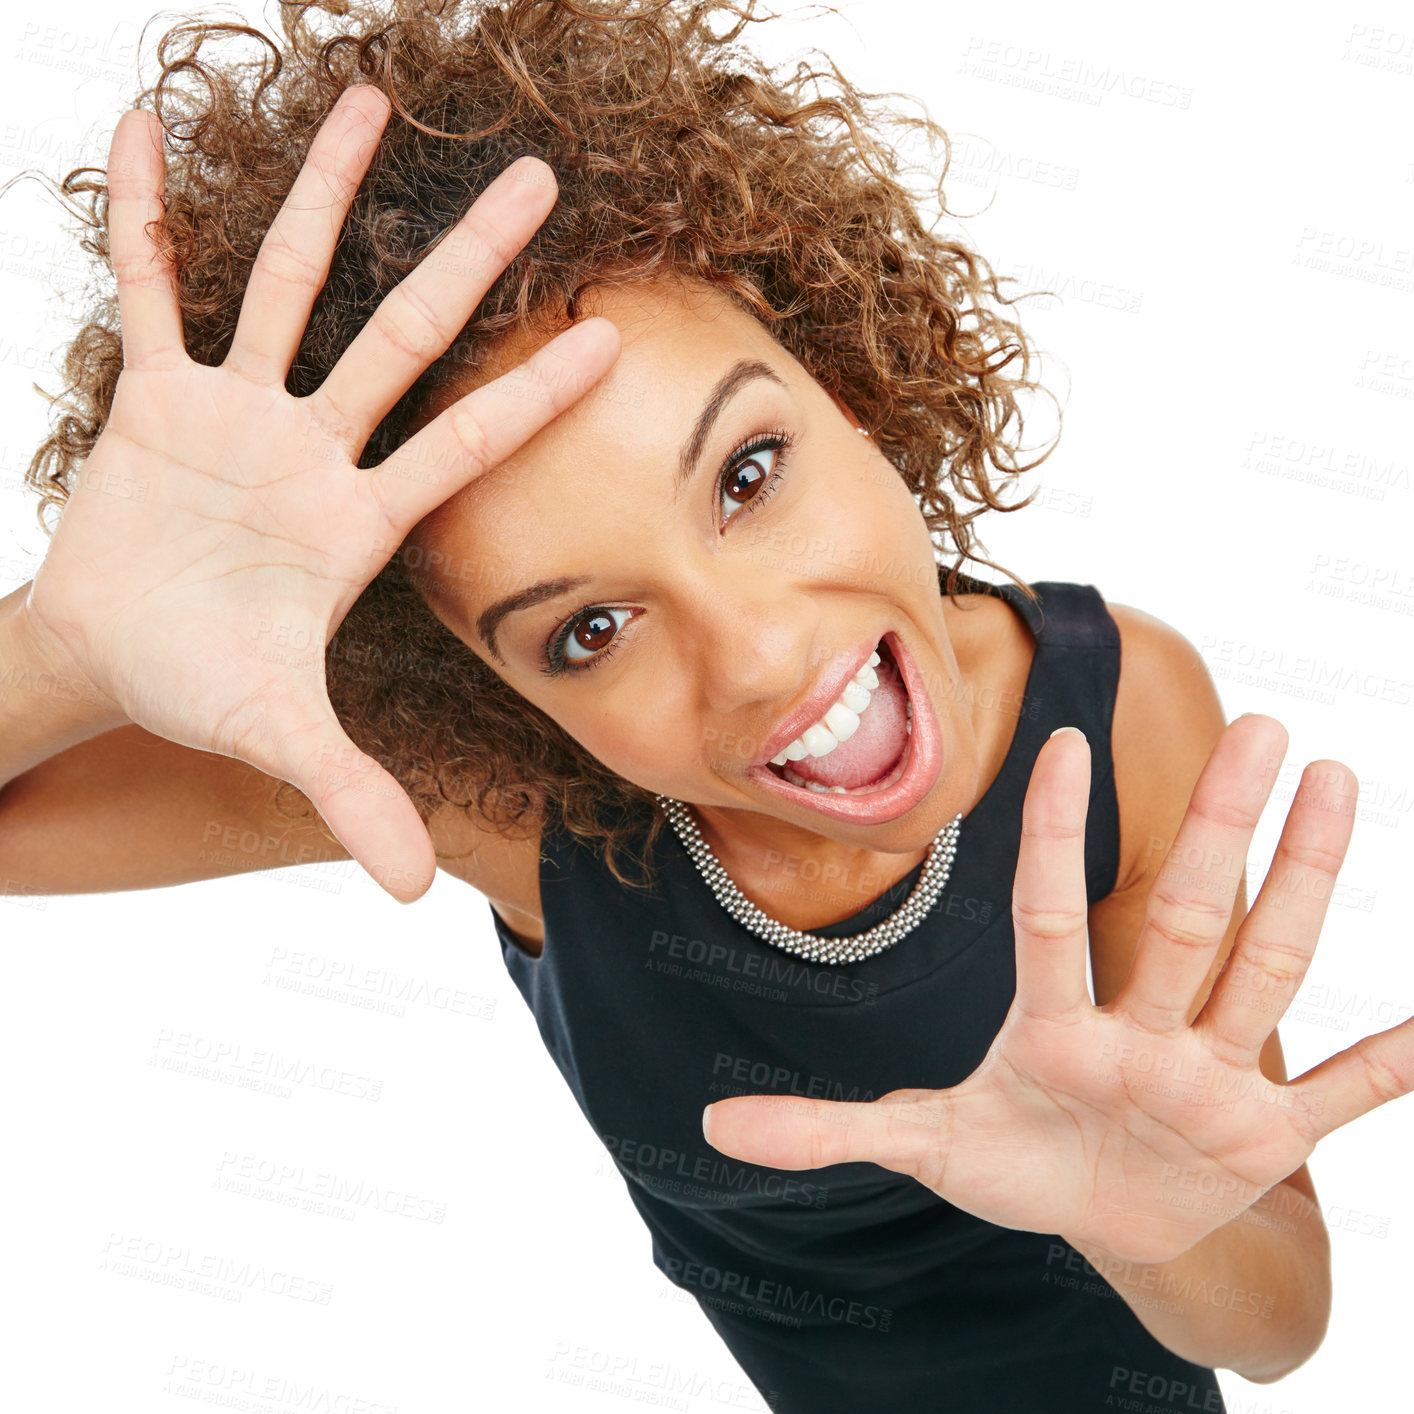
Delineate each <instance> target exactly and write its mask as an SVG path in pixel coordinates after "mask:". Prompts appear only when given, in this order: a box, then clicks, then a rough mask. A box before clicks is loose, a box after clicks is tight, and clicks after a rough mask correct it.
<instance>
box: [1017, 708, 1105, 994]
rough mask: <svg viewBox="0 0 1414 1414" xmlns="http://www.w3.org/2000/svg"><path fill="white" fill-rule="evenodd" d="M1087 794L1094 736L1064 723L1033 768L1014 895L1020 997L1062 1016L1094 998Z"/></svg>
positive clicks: (1022, 814) (1023, 809)
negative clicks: (1089, 966)
mask: <svg viewBox="0 0 1414 1414" xmlns="http://www.w3.org/2000/svg"><path fill="white" fill-rule="evenodd" d="M1089 799H1090V744H1089V743H1088V742H1087V741H1086V739H1085V737H1084V736H1083V735H1082V734H1081V733H1080V732H1079V730H1077V729H1072V730H1070V731H1066V730H1064V729H1061V730H1060V731H1059V734H1056V733H1053V734H1052V736H1051V738H1050V740H1048V741H1047V742H1046V743H1045V745H1044V746H1042V747H1041V751H1040V754H1039V755H1038V756H1037V758H1036V764H1035V766H1034V767H1033V768H1032V771H1031V781H1030V784H1029V785H1028V786H1027V788H1026V798H1025V800H1024V801H1023V802H1022V806H1021V844H1020V847H1019V850H1018V853H1017V860H1016V880H1015V883H1014V885H1013V888H1012V896H1011V917H1012V924H1013V929H1014V932H1015V934H1016V1001H1015V1005H1016V1006H1017V1008H1018V1009H1020V1010H1021V1011H1024V1012H1026V1013H1027V1014H1028V1015H1030V1016H1044V1017H1064V1016H1067V1015H1073V1014H1075V1013H1077V1012H1079V1011H1080V1010H1081V1009H1085V1010H1088V1009H1089V1008H1090V1005H1091V1002H1090V993H1089V989H1088V988H1087V987H1086V985H1085V949H1086V946H1087V943H1088V941H1089V933H1088V930H1087V927H1086V924H1087V919H1088V901H1087V898H1086V893H1085V817H1086V814H1087V811H1088V806H1089Z"/></svg>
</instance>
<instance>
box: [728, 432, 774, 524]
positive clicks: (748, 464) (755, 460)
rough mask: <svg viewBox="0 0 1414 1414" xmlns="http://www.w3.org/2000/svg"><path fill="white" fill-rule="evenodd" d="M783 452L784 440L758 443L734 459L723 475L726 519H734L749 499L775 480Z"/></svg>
mask: <svg viewBox="0 0 1414 1414" xmlns="http://www.w3.org/2000/svg"><path fill="white" fill-rule="evenodd" d="M779 456H780V444H779V443H773V444H771V445H768V446H765V447H758V448H756V449H755V450H754V451H751V452H749V453H748V454H747V455H745V456H742V457H739V458H738V459H737V460H736V461H734V462H733V463H732V464H731V465H730V466H729V467H728V468H727V470H726V472H725V474H724V475H723V476H722V519H723V520H730V519H731V518H732V516H733V515H735V514H736V512H737V511H738V510H739V509H740V508H741V507H742V506H744V505H746V503H747V502H748V501H751V500H753V499H754V498H755V497H757V496H759V495H760V494H761V488H762V487H763V486H765V485H766V484H767V483H768V482H769V481H770V480H771V471H772V469H773V468H774V466H775V464H776V459H777V458H778V457H779Z"/></svg>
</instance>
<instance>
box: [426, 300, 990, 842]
mask: <svg viewBox="0 0 1414 1414" xmlns="http://www.w3.org/2000/svg"><path fill="white" fill-rule="evenodd" d="M586 305H587V308H586V311H585V312H586V313H593V314H602V315H605V316H606V317H608V318H609V319H611V320H612V321H613V322H614V323H615V325H616V326H617V327H618V328H619V330H620V332H621V334H622V338H623V347H622V352H621V354H620V356H619V358H618V359H617V361H616V362H615V364H614V365H613V366H612V367H611V368H610V370H609V372H608V373H607V375H606V376H605V377H604V378H603V379H602V380H601V382H600V383H599V384H598V385H596V387H595V388H593V389H592V390H591V391H590V392H589V393H588V394H587V395H586V396H585V397H584V398H582V399H581V400H580V401H579V402H577V403H576V404H575V405H573V406H572V407H571V408H569V409H568V411H566V412H565V413H563V414H561V415H560V416H559V417H558V418H556V419H555V420H554V421H553V422H551V423H549V424H548V425H547V426H546V427H544V428H543V429H542V430H541V431H540V432H539V433H538V434H536V435H535V436H534V437H533V438H532V439H531V440H530V441H528V442H526V443H525V444H523V446H522V447H521V448H520V449H519V450H518V452H517V453H516V454H515V455H514V457H512V458H511V459H510V460H508V461H506V462H504V463H502V464H501V465H499V466H498V467H496V468H495V469H493V470H492V471H490V472H489V473H487V474H486V475H485V476H483V477H481V478H479V479H478V480H477V481H476V482H474V483H473V484H472V485H470V486H468V487H467V488H466V489H465V490H464V491H463V492H462V493H460V494H459V495H458V496H456V497H454V498H453V499H451V500H450V501H448V502H446V503H445V504H444V505H443V506H441V507H440V508H439V509H438V510H437V511H436V512H435V513H434V514H433V515H432V516H430V517H428V519H427V520H426V521H424V522H423V524H422V525H421V526H419V527H418V529H417V531H416V532H415V535H414V536H413V537H412V541H411V543H410V547H409V560H408V562H409V564H410V566H411V567H412V568H413V569H414V570H419V569H420V572H419V573H418V575H417V578H418V580H419V582H420V584H421V586H422V590H423V593H424V594H426V595H427V597H428V599H429V602H430V603H431V605H432V607H433V609H434V611H435V612H436V613H437V615H438V617H439V618H441V619H442V621H443V622H444V623H445V624H446V625H447V626H448V627H449V628H450V629H451V630H452V631H453V632H454V633H456V634H457V635H458V637H460V638H461V639H462V640H463V641H464V642H466V643H467V644H468V645H469V646H470V647H471V648H472V649H473V651H474V652H476V653H477V654H478V655H479V656H480V657H481V658H482V659H483V660H485V661H486V662H487V663H489V664H490V665H491V666H492V667H493V668H494V669H495V671H496V672H497V673H499V674H500V676H501V677H502V678H504V679H505V680H506V681H507V682H508V683H510V684H511V685H512V686H513V687H514V688H515V689H516V690H517V691H518V692H519V693H520V694H521V695H523V696H524V697H525V698H527V699H528V700H529V701H530V702H533V703H534V704H535V705H536V706H537V707H539V708H540V709H541V710H543V711H544V712H545V713H546V714H547V715H548V716H550V717H552V718H553V719H554V720H555V721H556V722H558V723H559V724H560V725H561V726H562V727H563V728H564V729H565V730H566V731H567V732H569V734H570V735H571V736H573V737H574V738H576V739H577V740H578V741H579V742H580V743H582V744H583V746H585V747H586V748H587V749H588V750H589V751H590V752H591V753H592V754H593V755H594V756H595V757H597V758H598V759H599V760H600V761H601V762H603V763H604V764H605V765H606V766H608V767H609V768H610V769H611V770H613V771H615V772H616V773H617V774H619V775H620V776H622V777H624V778H626V779H628V780H630V781H632V782H634V783H635V784H637V785H639V786H641V787H644V788H646V789H648V790H651V791H657V792H661V793H663V794H665V795H670V796H674V797H676V798H677V799H679V800H683V801H687V802H690V803H692V804H694V805H698V806H701V807H708V808H710V811H711V818H712V819H713V820H714V821H718V822H721V821H726V820H734V821H735V822H736V823H737V825H738V826H739V827H740V828H743V829H745V830H747V831H748V832H750V831H752V830H755V831H757V832H758V833H760V832H762V831H765V832H766V833H767V834H769V833H770V831H771V830H772V829H773V828H774V829H775V830H776V831H777V832H779V830H780V826H782V825H783V826H786V827H787V829H789V827H798V828H800V829H803V830H807V831H809V832H811V833H812V834H815V835H825V836H827V837H829V838H832V839H834V840H836V841H838V842H840V843H841V844H845V845H852V846H859V847H864V848H869V849H875V850H881V851H887V852H899V853H902V852H909V851H913V850H917V849H921V848H923V847H924V846H926V844H927V843H928V842H929V841H930V840H931V839H932V837H933V836H934V835H935V834H936V833H937V832H938V830H939V829H940V828H941V827H942V826H943V825H944V824H945V823H946V822H947V821H948V820H949V819H950V818H951V817H952V816H953V815H954V814H956V813H957V812H958V811H959V810H965V809H967V808H968V806H969V804H970V801H971V799H972V793H973V792H974V791H975V788H976V784H977V778H978V765H979V763H978V757H977V744H976V739H975V736H974V734H973V730H972V724H971V722H970V720H969V718H968V715H967V713H966V712H965V711H963V710H961V709H957V706H956V704H957V703H958V701H959V700H960V698H961V695H960V694H958V693H957V692H956V691H955V690H954V689H955V688H956V685H957V682H958V667H957V661H956V659H955V658H954V656H953V652H952V647H951V645H950V642H949V638H948V633H947V631H946V629H945V626H944V614H945V607H944V606H945V604H946V600H945V597H944V596H943V595H941V594H940V592H939V588H938V577H937V571H936V569H935V567H934V556H933V549H932V545H931V543H930V540H929V536H928V531H927V527H926V525H925V523H924V520H923V517H922V514H921V512H920V511H919V508H918V506H917V503H916V502H915V501H914V499H913V497H912V495H911V494H910V493H909V491H908V489H907V488H906V487H905V486H904V484H903V482H902V480H901V478H900V477H899V475H898V473H897V472H896V471H895V470H894V468H893V467H892V465H891V464H890V463H889V462H888V461H887V460H886V459H885V458H884V457H883V456H882V455H881V453H880V452H879V451H878V449H877V448H876V447H875V446H874V444H873V442H872V440H869V439H867V438H865V437H863V436H861V435H860V434H859V433H858V431H857V430H856V424H855V423H854V421H853V419H851V418H847V417H846V415H845V414H844V412H843V411H842V410H841V409H840V407H839V406H838V405H837V404H836V403H835V402H834V400H833V399H832V398H831V396H830V395H829V393H827V392H826V391H825V389H824V388H822V387H821V386H820V384H818V383H817V382H816V381H815V380H814V378H813V377H811V375H810V374H809V373H808V372H807V371H806V370H805V369H804V367H802V365H801V364H799V363H798V362H797V361H796V360H795V358H793V357H792V356H791V355H790V354H789V353H787V352H786V351H785V350H784V349H783V348H782V347H781V346H780V345H778V344H777V343H776V342H775V340H774V339H772V337H771V336H770V334H769V333H768V332H767V330H766V329H765V327H764V326H763V325H762V324H760V323H759V322H758V321H757V320H756V319H755V318H753V317H752V316H750V315H749V314H747V313H745V312H743V311H742V310H740V309H739V308H738V307H737V306H736V305H735V304H733V303H732V302H731V300H730V299H728V298H727V297H726V296H725V295H723V294H720V293H719V292H717V291H715V290H714V289H712V288H711V287H710V286H706V285H703V284H701V283H699V282H695V281H694V282H690V283H689V282H681V283H680V282H671V283H669V282H662V281H655V282H652V283H651V284H650V283H639V284H637V285H634V286H632V287H630V288H627V289H620V290H596V291H594V292H593V293H592V295H591V298H590V299H589V300H588V301H586ZM549 337H550V335H549V334H548V333H543V334H539V335H531V334H529V333H527V334H525V336H524V337H520V336H517V338H516V339H514V340H511V341H508V342H507V343H506V344H505V345H504V346H503V347H502V348H500V349H498V351H497V358H496V360H495V362H494V363H493V364H492V365H491V366H490V367H489V368H488V369H487V370H486V371H485V372H484V373H479V374H478V378H477V381H478V382H481V381H486V380H488V379H489V378H491V377H495V376H497V375H499V374H500V373H502V372H505V371H506V370H507V369H510V368H512V367H514V366H515V365H516V364H517V363H519V362H520V361H522V360H523V359H524V358H525V357H526V356H527V354H528V353H530V352H531V351H532V349H533V348H535V347H536V346H538V345H539V344H541V343H543V342H545V340H546V339H548V338H549ZM471 386H472V385H471V384H470V383H468V384H467V385H466V386H465V387H459V388H457V389H455V390H454V394H453V395H454V396H460V395H461V394H463V393H465V392H466V391H468V390H469V388H470V387H471ZM451 400H452V396H448V397H446V398H444V399H443V400H442V402H441V403H440V404H439V407H440V406H445V405H446V403H448V402H450V401H451ZM434 566H435V567H436V568H433V567H434ZM429 575H430V576H432V578H430V579H429V578H428V576H429ZM948 612H949V614H950V615H951V614H952V613H955V611H953V610H952V609H951V606H948ZM885 635H890V637H889V638H888V639H887V640H886V642H885V645H884V648H883V649H881V650H879V651H881V653H882V654H883V655H884V661H883V662H882V663H881V664H880V665H879V667H878V669H877V674H882V675H883V676H882V678H881V679H880V681H881V683H882V686H880V687H876V688H875V689H874V690H873V692H869V690H868V688H867V686H866V684H867V682H868V678H869V673H868V668H867V666H866V664H867V661H868V659H869V655H870V654H871V652H873V651H875V650H876V649H879V645H880V641H881V639H884V638H885ZM891 659H892V660H894V661H897V662H898V663H899V664H900V665H901V669H902V671H901V674H900V677H901V680H902V682H903V684H904V687H903V689H900V688H899V687H897V686H895V685H894V684H895V683H896V682H897V681H899V679H897V678H891V677H890V660H891ZM859 669H862V670H863V671H862V672H860V673H858V674H856V670H859ZM877 674H876V675H877ZM851 676H858V677H862V678H863V679H864V682H863V683H860V684H859V685H858V686H857V687H856V688H855V689H854V690H853V691H852V692H851V693H850V694H849V695H848V697H847V698H846V700H845V704H844V705H845V706H847V707H849V706H850V704H853V707H852V708H851V710H854V709H857V710H855V715H856V717H857V718H858V723H859V725H858V726H857V727H856V728H854V729H853V731H851V729H850V728H849V727H848V726H847V725H846V726H845V727H844V730H843V732H836V731H831V732H830V735H831V737H833V738H834V739H835V740H837V741H839V743H840V744H839V746H838V747H837V748H834V749H835V750H838V751H840V752H841V755H840V756H839V757H838V758H837V763H841V762H845V761H847V760H848V759H849V757H850V755H851V753H850V752H848V751H846V750H845V748H847V747H852V752H853V755H854V756H855V757H856V758H857V762H858V764H856V766H855V767H854V768H852V769H853V771H854V775H855V777H858V776H859V773H860V772H861V771H863V772H868V773H870V774H868V775H867V776H865V777H864V779H865V781H866V784H865V786H864V787H863V788H858V787H853V786H851V787H849V788H848V789H847V790H845V791H841V790H826V791H823V792H822V791H816V790H811V789H809V788H808V787H803V786H801V785H799V784H792V783H791V781H790V779H789V778H786V777H785V776H784V773H783V772H781V771H780V770H778V769H776V768H773V767H771V766H769V765H768V764H767V761H768V758H770V757H771V756H773V755H779V754H780V748H781V747H783V746H785V744H786V743H787V742H788V741H797V740H800V739H801V738H803V739H804V740H803V743H802V744H803V745H804V746H805V747H806V748H807V750H806V757H805V758H802V764H801V770H802V771H805V772H810V773H812V774H815V775H817V776H818V775H820V774H822V772H821V767H822V766H823V765H824V764H825V762H826V761H828V758H829V756H830V755H832V754H833V751H832V750H827V751H826V752H825V753H824V754H823V755H822V756H816V755H815V754H814V748H816V747H819V746H822V745H825V746H828V744H829V743H828V740H827V739H826V738H825V737H823V736H822V735H821V734H820V732H819V731H815V732H814V734H813V736H812V735H811V734H810V733H809V732H808V730H807V728H808V727H809V725H810V724H812V723H816V722H819V721H820V720H821V719H823V718H825V715H826V711H827V709H830V708H831V707H832V704H834V703H835V702H836V701H837V700H839V699H840V698H841V696H842V694H843V693H844V691H845V685H846V684H847V682H848V680H849V679H850V677H851ZM861 686H862V687H864V689H865V693H866V696H865V697H861V696H860V693H859V687H861ZM903 692H907V702H908V708H907V709H906V710H905V708H904V705H903V704H904V701H905V698H904V696H903V695H902V693H903ZM920 696H921V697H922V699H923V700H922V701H921V702H920V700H919V699H920ZM866 704H867V705H866ZM955 709H956V710H955ZM908 712H911V713H912V725H911V727H907V726H905V722H906V720H907V717H908ZM871 713H872V714H873V715H872V717H871ZM842 722H843V723H847V722H848V717H847V716H844V715H842V714H840V713H838V712H837V713H836V714H835V716H834V717H833V718H832V719H830V720H827V721H824V722H823V725H824V726H825V727H826V729H827V730H829V729H830V728H831V727H832V726H833V727H838V726H839V725H840V724H841V723H842ZM866 726H867V727H868V730H867V731H866ZM855 733H859V734H860V739H859V741H858V742H851V740H850V738H851V737H852V736H853V735H854V734H855ZM795 750H796V751H797V752H798V751H799V750H800V747H798V746H797V747H796V748H795ZM860 753H863V755H862V756H861V754H860ZM900 760H902V763H903V769H902V771H901V772H900V770H899V768H898V765H897V763H898V762H899V761H900ZM795 764H796V762H795V761H788V762H787V765H788V766H789V767H790V769H791V770H792V771H793V770H794V767H795ZM890 767H892V770H889V769H887V768H890ZM876 769H877V770H878V771H880V772H882V776H883V778H884V779H885V781H886V788H885V789H883V790H879V789H873V788H871V787H870V786H869V784H868V782H872V781H874V780H876V779H879V777H877V776H875V775H874V774H873V773H874V772H875V770H876ZM850 770H851V768H850V767H848V766H844V767H838V766H837V769H835V771H834V775H835V776H836V778H840V777H843V778H845V779H850V778H851V777H850ZM823 774H825V775H826V776H829V775H830V774H831V772H830V770H829V768H828V767H827V768H826V769H825V770H824V772H823ZM890 776H893V777H896V778H897V779H896V780H895V781H894V784H892V785H887V779H888V778H889V777H890ZM817 784H818V781H817ZM772 822H779V824H778V825H773V823H772Z"/></svg>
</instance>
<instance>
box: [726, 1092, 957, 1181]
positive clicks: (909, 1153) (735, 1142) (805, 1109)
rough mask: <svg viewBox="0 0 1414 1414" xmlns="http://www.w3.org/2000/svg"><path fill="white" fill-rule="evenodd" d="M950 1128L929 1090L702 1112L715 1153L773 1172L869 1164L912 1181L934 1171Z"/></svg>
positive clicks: (780, 1098)
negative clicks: (919, 1172)
mask: <svg viewBox="0 0 1414 1414" xmlns="http://www.w3.org/2000/svg"><path fill="white" fill-rule="evenodd" d="M912 1097H916V1098H912ZM948 1127H949V1118H948V1106H947V1102H946V1097H945V1096H943V1095H941V1094H940V1093H939V1092H937V1091H934V1090H899V1091H894V1092H892V1093H890V1094H888V1095H883V1096H881V1097H880V1098H879V1099H877V1100H873V1101H871V1102H869V1103H862V1104H861V1103H854V1102H850V1101H842V1100H811V1099H806V1098H804V1097H802V1096H799V1095H736V1096H733V1097H732V1098H731V1099H729V1100H718V1101H717V1102H716V1103H715V1104H711V1105H708V1106H707V1108H706V1109H705V1110H704V1111H703V1112H702V1133H703V1135H704V1136H705V1137H706V1139H707V1142H708V1143H709V1144H710V1145H711V1146H712V1147H713V1148H714V1149H718V1150H720V1151H721V1152H722V1153H724V1154H727V1155H729V1156H730V1157H732V1158H734V1159H743V1160H745V1161H746V1162H747V1163H753V1164H763V1165H765V1166H766V1167H768V1168H777V1169H810V1168H821V1167H823V1166H824V1165H826V1164H847V1163H859V1162H868V1163H875V1164H879V1165H881V1166H882V1167H884V1168H888V1169H893V1170H895V1171H896V1172H898V1173H907V1174H911V1173H913V1172H914V1170H915V1169H917V1168H920V1167H922V1166H923V1164H925V1163H929V1162H931V1166H932V1167H936V1163H937V1154H938V1150H939V1146H940V1143H941V1142H942V1141H943V1140H944V1138H945V1136H946V1134H947V1132H948Z"/></svg>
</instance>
